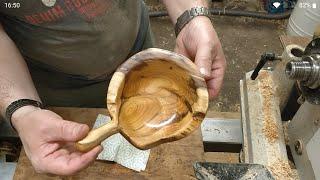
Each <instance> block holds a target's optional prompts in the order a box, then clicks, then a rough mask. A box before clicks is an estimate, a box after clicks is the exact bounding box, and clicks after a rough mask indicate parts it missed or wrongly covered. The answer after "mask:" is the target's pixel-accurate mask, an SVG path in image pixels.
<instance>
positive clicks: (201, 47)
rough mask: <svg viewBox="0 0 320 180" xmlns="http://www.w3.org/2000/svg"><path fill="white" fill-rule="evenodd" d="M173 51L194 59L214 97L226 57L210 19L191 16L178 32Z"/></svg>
mask: <svg viewBox="0 0 320 180" xmlns="http://www.w3.org/2000/svg"><path fill="white" fill-rule="evenodd" d="M175 52H177V53H179V54H182V55H184V56H186V57H188V58H190V59H191V60H194V62H195V64H196V65H197V66H198V68H199V70H200V72H201V74H203V76H204V77H205V79H206V82H207V87H208V91H209V97H210V98H211V99H212V98H214V97H216V96H217V95H218V93H219V91H220V89H221V86H222V83H223V77H224V73H225V69H226V58H225V56H224V53H223V50H222V46H221V43H220V41H219V39H218V36H217V33H216V31H215V30H214V28H213V26H212V23H211V21H210V19H209V18H208V17H205V16H198V17H195V18H193V19H192V20H191V21H190V22H189V23H188V24H187V25H186V26H185V27H184V28H183V29H182V30H181V32H180V33H179V35H178V37H177V40H176V47H175Z"/></svg>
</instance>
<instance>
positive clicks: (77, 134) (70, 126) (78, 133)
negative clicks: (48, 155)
mask: <svg viewBox="0 0 320 180" xmlns="http://www.w3.org/2000/svg"><path fill="white" fill-rule="evenodd" d="M57 128H58V129H57V140H61V141H69V142H75V141H78V140H81V139H82V138H84V137H85V136H86V135H87V134H88V132H89V127H88V125H86V124H79V123H76V122H72V121H66V120H61V121H60V122H59V125H58V127H57Z"/></svg>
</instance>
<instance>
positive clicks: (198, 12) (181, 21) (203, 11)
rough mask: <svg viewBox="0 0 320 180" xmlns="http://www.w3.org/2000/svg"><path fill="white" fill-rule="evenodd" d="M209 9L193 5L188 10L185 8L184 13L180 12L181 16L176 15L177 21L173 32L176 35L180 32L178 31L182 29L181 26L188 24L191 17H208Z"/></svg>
mask: <svg viewBox="0 0 320 180" xmlns="http://www.w3.org/2000/svg"><path fill="white" fill-rule="evenodd" d="M209 15H210V11H209V9H208V8H206V7H194V8H191V9H190V10H186V11H185V12H184V13H182V15H181V16H179V17H178V19H177V23H176V25H175V28H174V30H175V33H176V36H178V34H179V33H180V31H181V30H182V29H183V27H184V26H185V25H186V24H188V23H189V22H190V21H191V20H192V19H193V18H195V17H197V16H207V17H209Z"/></svg>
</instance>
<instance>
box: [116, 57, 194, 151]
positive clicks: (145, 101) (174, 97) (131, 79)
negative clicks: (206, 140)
mask: <svg viewBox="0 0 320 180" xmlns="http://www.w3.org/2000/svg"><path fill="white" fill-rule="evenodd" d="M197 98H198V97H197V93H196V86H195V82H194V80H193V79H192V78H191V75H190V74H189V73H188V72H187V71H186V70H185V69H183V68H181V67H180V66H178V65H177V64H175V63H174V62H170V61H167V60H161V59H152V60H146V61H143V62H142V63H140V64H139V65H137V66H135V67H134V68H133V69H131V71H130V72H129V73H128V74H127V75H126V77H125V83H124V88H123V91H122V96H121V106H120V111H119V127H120V131H121V133H122V134H123V135H124V136H125V137H127V139H129V140H130V141H131V143H133V144H134V145H136V146H138V147H141V148H150V147H152V146H154V145H157V144H158V143H157V142H158V141H160V140H165V139H167V141H172V140H175V139H177V138H178V137H179V136H180V137H179V138H181V135H182V136H185V134H183V133H185V131H184V130H183V129H186V128H187V129H188V128H189V129H192V128H195V127H193V126H194V123H193V122H192V121H195V119H194V118H193V109H192V107H193V104H194V103H195V102H197Z"/></svg>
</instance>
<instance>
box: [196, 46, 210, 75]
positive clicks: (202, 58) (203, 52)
mask: <svg viewBox="0 0 320 180" xmlns="http://www.w3.org/2000/svg"><path fill="white" fill-rule="evenodd" d="M211 52H212V50H211V49H210V48H209V47H208V46H202V47H200V48H198V50H197V54H196V57H195V61H194V62H195V64H196V65H197V66H198V68H199V71H200V73H201V74H202V75H203V76H204V77H205V78H209V77H210V76H211V66H212V59H213V57H212V53H211Z"/></svg>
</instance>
